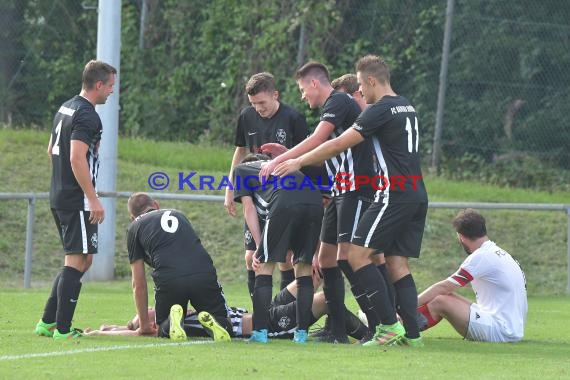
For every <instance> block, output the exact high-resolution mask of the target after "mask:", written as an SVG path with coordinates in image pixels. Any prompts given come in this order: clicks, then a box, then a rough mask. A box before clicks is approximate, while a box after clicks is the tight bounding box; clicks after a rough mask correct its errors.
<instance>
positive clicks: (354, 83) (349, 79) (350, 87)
mask: <svg viewBox="0 0 570 380" xmlns="http://www.w3.org/2000/svg"><path fill="white" fill-rule="evenodd" d="M331 86H332V87H333V88H334V89H335V90H340V89H344V91H346V93H347V94H354V93H355V92H356V91H358V88H359V87H360V86H359V84H358V80H357V79H356V75H354V74H344V75H343V76H340V77H338V78H336V79H333V81H332V82H331Z"/></svg>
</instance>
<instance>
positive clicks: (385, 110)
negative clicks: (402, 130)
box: [353, 103, 393, 138]
mask: <svg viewBox="0 0 570 380" xmlns="http://www.w3.org/2000/svg"><path fill="white" fill-rule="evenodd" d="M391 118H393V115H392V113H391V112H390V109H389V107H388V106H387V105H386V104H382V103H376V104H373V105H371V106H368V107H367V108H366V109H365V110H364V111H363V112H362V113H361V114H360V116H358V118H356V121H355V122H354V125H353V128H354V129H355V130H356V131H358V132H359V133H360V134H361V135H362V137H364V138H366V137H369V136H371V135H373V134H375V133H376V132H377V130H378V128H379V127H380V126H382V125H385V124H386V123H388V121H389V120H390V119H391Z"/></svg>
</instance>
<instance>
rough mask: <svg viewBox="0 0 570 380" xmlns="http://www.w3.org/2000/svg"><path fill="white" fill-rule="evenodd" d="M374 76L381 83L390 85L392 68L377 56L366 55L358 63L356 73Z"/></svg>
mask: <svg viewBox="0 0 570 380" xmlns="http://www.w3.org/2000/svg"><path fill="white" fill-rule="evenodd" d="M359 71H360V73H362V74H364V75H365V76H372V77H374V78H376V79H378V81H380V83H382V84H386V83H390V68H389V67H388V64H387V63H386V61H384V60H383V59H382V58H380V57H379V56H377V55H365V56H364V57H362V58H360V59H359V60H358V61H357V62H356V72H359Z"/></svg>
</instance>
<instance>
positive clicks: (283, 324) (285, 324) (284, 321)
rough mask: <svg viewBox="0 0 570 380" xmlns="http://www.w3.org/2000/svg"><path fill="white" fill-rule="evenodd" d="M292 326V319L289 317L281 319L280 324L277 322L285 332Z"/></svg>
mask: <svg viewBox="0 0 570 380" xmlns="http://www.w3.org/2000/svg"><path fill="white" fill-rule="evenodd" d="M290 324H291V318H289V317H287V316H283V317H281V318H279V322H277V325H278V326H279V327H281V328H282V329H284V330H286V329H287V328H288V327H289V325H290Z"/></svg>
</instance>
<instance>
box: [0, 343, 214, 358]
mask: <svg viewBox="0 0 570 380" xmlns="http://www.w3.org/2000/svg"><path fill="white" fill-rule="evenodd" d="M210 343H214V342H213V341H208V340H205V341H190V342H183V343H163V344H160V343H151V344H127V345H124V346H108V347H94V348H85V349H81V350H70V351H54V352H39V353H36V354H23V355H4V356H0V361H8V360H19V359H33V358H45V357H50V356H63V355H72V354H83V353H86V352H102V351H103V352H104V351H117V350H130V349H132V348H135V349H136V348H153V347H172V346H190V345H196V344H210Z"/></svg>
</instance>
